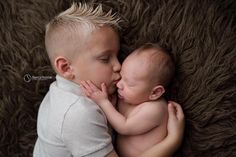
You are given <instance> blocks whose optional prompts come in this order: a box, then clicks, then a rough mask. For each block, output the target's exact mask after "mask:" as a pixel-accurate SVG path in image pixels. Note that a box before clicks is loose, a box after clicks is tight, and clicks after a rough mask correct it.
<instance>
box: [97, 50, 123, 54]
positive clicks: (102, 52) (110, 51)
mask: <svg viewBox="0 0 236 157" xmlns="http://www.w3.org/2000/svg"><path fill="white" fill-rule="evenodd" d="M112 52H115V51H114V50H111V49H107V50H104V51H99V52H98V53H97V54H98V55H109V54H111V53H112ZM117 54H118V52H117Z"/></svg>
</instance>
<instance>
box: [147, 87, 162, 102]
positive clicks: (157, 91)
mask: <svg viewBox="0 0 236 157" xmlns="http://www.w3.org/2000/svg"><path fill="white" fill-rule="evenodd" d="M164 93H165V88H164V87H163V86H161V85H158V86H155V87H154V88H153V89H152V91H151V94H150V95H149V99H150V100H157V99H158V98H160V97H161V96H162V94H164Z"/></svg>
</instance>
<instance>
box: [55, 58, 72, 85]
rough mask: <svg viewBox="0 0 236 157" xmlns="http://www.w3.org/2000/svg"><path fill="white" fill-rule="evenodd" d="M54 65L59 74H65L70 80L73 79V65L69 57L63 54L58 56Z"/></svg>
mask: <svg viewBox="0 0 236 157" xmlns="http://www.w3.org/2000/svg"><path fill="white" fill-rule="evenodd" d="M54 66H55V68H56V70H57V72H58V73H59V75H61V76H63V77H64V78H66V79H68V80H72V79H73V73H72V67H71V65H70V62H69V61H68V59H66V58H65V57H63V56H58V57H56V59H55V61H54Z"/></svg>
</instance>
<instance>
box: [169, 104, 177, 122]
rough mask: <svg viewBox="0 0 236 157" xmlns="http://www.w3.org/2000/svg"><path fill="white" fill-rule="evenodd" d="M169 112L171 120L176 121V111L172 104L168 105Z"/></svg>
mask: <svg viewBox="0 0 236 157" xmlns="http://www.w3.org/2000/svg"><path fill="white" fill-rule="evenodd" d="M168 112H169V118H170V119H172V118H174V119H176V110H175V107H174V105H173V104H172V103H168Z"/></svg>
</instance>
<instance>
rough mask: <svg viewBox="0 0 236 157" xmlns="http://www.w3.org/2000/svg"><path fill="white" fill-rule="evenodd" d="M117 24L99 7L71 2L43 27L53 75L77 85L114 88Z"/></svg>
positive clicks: (116, 61) (113, 18)
mask: <svg viewBox="0 0 236 157" xmlns="http://www.w3.org/2000/svg"><path fill="white" fill-rule="evenodd" d="M118 23H119V18H118V17H117V16H116V15H114V14H112V12H111V10H110V11H108V12H105V11H104V10H103V9H102V6H101V4H100V5H98V6H97V7H94V6H92V5H88V4H81V3H79V4H78V5H77V4H76V3H74V4H72V6H71V7H70V8H69V9H67V10H65V11H64V12H62V13H60V14H59V15H58V16H56V17H54V18H53V19H52V20H51V21H50V22H49V23H48V24H47V26H46V35H45V46H46V50H47V53H48V56H49V59H50V61H51V64H52V66H53V68H54V69H55V71H56V73H57V74H59V75H60V76H62V77H64V78H66V79H68V80H71V81H73V82H75V83H77V84H79V82H80V81H81V80H91V81H93V82H94V83H95V84H96V85H97V86H100V84H101V83H103V82H105V83H106V84H107V86H110V85H112V86H114V85H113V81H114V80H116V81H117V79H119V74H117V73H119V70H120V64H119V62H118V60H117V53H118V51H119V37H118V32H117V30H118V28H119V25H118ZM117 71H118V72H117ZM113 88H114V87H112V91H114V90H115V89H113Z"/></svg>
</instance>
